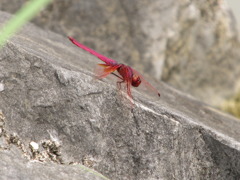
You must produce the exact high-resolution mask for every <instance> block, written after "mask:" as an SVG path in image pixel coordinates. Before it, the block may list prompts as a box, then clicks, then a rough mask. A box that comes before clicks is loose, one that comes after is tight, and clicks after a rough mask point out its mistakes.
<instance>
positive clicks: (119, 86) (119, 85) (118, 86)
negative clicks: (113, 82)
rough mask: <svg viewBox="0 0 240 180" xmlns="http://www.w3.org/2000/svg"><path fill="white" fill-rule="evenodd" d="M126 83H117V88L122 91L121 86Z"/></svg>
mask: <svg viewBox="0 0 240 180" xmlns="http://www.w3.org/2000/svg"><path fill="white" fill-rule="evenodd" d="M123 82H124V81H123V80H122V81H118V82H117V88H118V89H119V90H121V88H122V87H121V84H122V83H123Z"/></svg>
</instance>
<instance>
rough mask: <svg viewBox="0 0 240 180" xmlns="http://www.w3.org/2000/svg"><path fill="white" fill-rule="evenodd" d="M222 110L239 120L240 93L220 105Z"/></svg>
mask: <svg viewBox="0 0 240 180" xmlns="http://www.w3.org/2000/svg"><path fill="white" fill-rule="evenodd" d="M222 110H224V111H226V112H228V113H230V114H232V115H234V116H236V117H238V118H240V91H239V92H238V93H237V94H236V95H235V96H234V97H232V98H231V99H229V100H228V101H226V102H225V103H224V104H223V105H222Z"/></svg>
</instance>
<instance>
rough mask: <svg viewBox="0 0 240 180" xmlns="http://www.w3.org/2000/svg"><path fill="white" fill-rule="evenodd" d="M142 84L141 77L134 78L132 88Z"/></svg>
mask: <svg viewBox="0 0 240 180" xmlns="http://www.w3.org/2000/svg"><path fill="white" fill-rule="evenodd" d="M140 84H141V78H140V77H139V76H133V77H132V86H134V87H138V86H139V85H140Z"/></svg>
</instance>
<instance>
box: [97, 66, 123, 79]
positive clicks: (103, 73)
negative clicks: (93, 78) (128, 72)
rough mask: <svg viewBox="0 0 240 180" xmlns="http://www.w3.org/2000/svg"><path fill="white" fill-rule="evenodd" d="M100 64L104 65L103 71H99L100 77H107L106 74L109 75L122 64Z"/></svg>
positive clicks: (98, 75)
mask: <svg viewBox="0 0 240 180" xmlns="http://www.w3.org/2000/svg"><path fill="white" fill-rule="evenodd" d="M98 65H99V66H102V67H104V68H103V70H102V71H101V72H97V77H98V78H105V77H106V76H108V75H109V74H111V73H112V72H114V71H116V70H117V69H118V68H119V66H120V65H119V64H118V65H113V66H111V65H106V64H98Z"/></svg>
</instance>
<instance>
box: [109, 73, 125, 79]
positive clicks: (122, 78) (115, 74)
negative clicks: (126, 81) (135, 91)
mask: <svg viewBox="0 0 240 180" xmlns="http://www.w3.org/2000/svg"><path fill="white" fill-rule="evenodd" d="M111 74H112V75H114V76H116V77H118V78H119V79H121V80H123V78H122V77H120V76H119V75H117V74H115V73H111Z"/></svg>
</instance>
